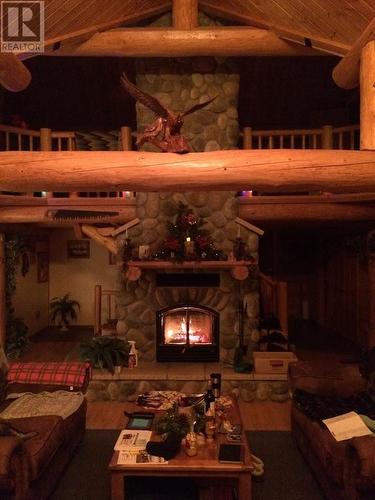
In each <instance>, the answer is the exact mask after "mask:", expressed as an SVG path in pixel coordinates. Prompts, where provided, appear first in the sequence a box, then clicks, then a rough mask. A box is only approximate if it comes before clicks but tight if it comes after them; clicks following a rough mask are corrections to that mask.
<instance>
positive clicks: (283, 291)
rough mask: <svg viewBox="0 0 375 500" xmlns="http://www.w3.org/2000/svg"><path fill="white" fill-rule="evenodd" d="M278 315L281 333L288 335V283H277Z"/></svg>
mask: <svg viewBox="0 0 375 500" xmlns="http://www.w3.org/2000/svg"><path fill="white" fill-rule="evenodd" d="M276 293H277V313H278V317H279V320H280V327H281V331H282V332H283V333H285V334H286V335H287V334H288V286H287V283H286V281H278V282H277V291H276Z"/></svg>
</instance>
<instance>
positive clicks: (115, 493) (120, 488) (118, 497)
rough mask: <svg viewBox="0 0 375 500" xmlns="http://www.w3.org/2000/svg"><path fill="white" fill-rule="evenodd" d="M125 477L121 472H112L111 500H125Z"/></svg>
mask: <svg viewBox="0 0 375 500" xmlns="http://www.w3.org/2000/svg"><path fill="white" fill-rule="evenodd" d="M124 479H125V476H124V475H123V474H121V472H111V499H112V500H125V487H124V482H125V481H124Z"/></svg>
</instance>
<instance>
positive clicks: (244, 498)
mask: <svg viewBox="0 0 375 500" xmlns="http://www.w3.org/2000/svg"><path fill="white" fill-rule="evenodd" d="M238 500H251V474H240V476H239V478H238Z"/></svg>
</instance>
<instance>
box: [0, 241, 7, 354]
mask: <svg viewBox="0 0 375 500" xmlns="http://www.w3.org/2000/svg"><path fill="white" fill-rule="evenodd" d="M5 284H6V265H5V236H4V234H2V233H0V345H1V346H2V347H3V348H4V349H5V341H6V307H5Z"/></svg>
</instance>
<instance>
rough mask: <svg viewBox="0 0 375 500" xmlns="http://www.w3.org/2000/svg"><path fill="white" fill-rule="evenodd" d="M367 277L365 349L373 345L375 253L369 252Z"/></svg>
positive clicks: (374, 343) (374, 341)
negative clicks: (367, 304)
mask: <svg viewBox="0 0 375 500" xmlns="http://www.w3.org/2000/svg"><path fill="white" fill-rule="evenodd" d="M368 277H369V294H368V295H369V297H368V300H369V315H370V317H369V331H368V339H367V346H366V347H367V349H371V348H372V347H375V253H371V254H370V255H369V259H368Z"/></svg>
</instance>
